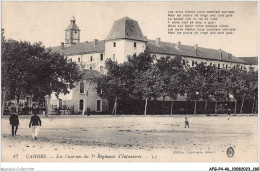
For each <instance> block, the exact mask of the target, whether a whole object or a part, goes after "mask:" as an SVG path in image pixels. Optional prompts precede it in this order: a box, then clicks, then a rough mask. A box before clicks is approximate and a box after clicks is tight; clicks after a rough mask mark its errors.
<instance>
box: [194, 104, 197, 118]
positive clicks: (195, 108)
mask: <svg viewBox="0 0 260 172" xmlns="http://www.w3.org/2000/svg"><path fill="white" fill-rule="evenodd" d="M194 103H195V107H194V116H195V114H196V110H197V101H196V100H195V102H194Z"/></svg>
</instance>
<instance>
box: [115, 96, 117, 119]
mask: <svg viewBox="0 0 260 172" xmlns="http://www.w3.org/2000/svg"><path fill="white" fill-rule="evenodd" d="M116 110H117V96H116V101H115V115H116Z"/></svg>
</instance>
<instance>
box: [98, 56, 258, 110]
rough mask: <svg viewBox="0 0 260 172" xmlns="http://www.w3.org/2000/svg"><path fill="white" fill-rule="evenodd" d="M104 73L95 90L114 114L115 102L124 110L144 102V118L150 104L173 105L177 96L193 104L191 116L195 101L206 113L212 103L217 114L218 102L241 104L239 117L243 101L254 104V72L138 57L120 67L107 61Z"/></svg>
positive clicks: (175, 59)
mask: <svg viewBox="0 0 260 172" xmlns="http://www.w3.org/2000/svg"><path fill="white" fill-rule="evenodd" d="M106 71H107V72H106V75H104V76H103V77H101V78H99V80H98V86H99V87H100V88H102V94H101V96H102V97H103V98H106V99H108V100H109V102H114V105H113V112H112V113H115V114H116V111H117V109H118V104H119V103H118V102H121V103H120V104H121V105H122V106H124V104H127V103H129V102H131V101H132V100H134V101H136V100H139V101H140V100H145V105H144V114H145V115H146V113H147V104H148V101H149V100H155V101H156V100H158V99H160V100H161V99H162V101H164V100H165V98H166V97H169V98H170V99H171V100H172V105H173V101H176V100H178V97H179V96H185V97H186V99H187V101H194V103H195V106H194V107H195V108H194V114H195V113H196V102H197V101H198V100H202V101H205V109H207V104H208V102H215V103H216V106H215V109H216V110H217V103H218V102H227V101H235V103H236V102H237V101H241V102H242V105H241V109H240V113H241V112H242V108H243V102H244V100H245V99H254V100H255V101H256V100H257V71H253V70H249V71H247V70H244V69H242V68H241V67H238V66H236V67H233V68H230V69H223V68H217V67H216V66H207V65H205V64H204V63H200V64H197V65H196V66H195V67H190V66H189V65H187V64H185V61H184V60H183V59H182V58H181V57H180V56H177V57H175V58H170V57H161V58H159V59H158V58H155V57H154V56H151V55H150V54H148V53H141V54H140V55H138V56H137V55H133V56H129V57H128V60H127V61H126V62H124V63H122V64H119V63H117V62H116V61H112V60H110V59H108V60H107V61H106ZM235 106H236V104H235ZM253 108H254V107H253ZM172 109H173V107H171V114H172ZM216 110H215V111H216ZM235 113H236V107H235Z"/></svg>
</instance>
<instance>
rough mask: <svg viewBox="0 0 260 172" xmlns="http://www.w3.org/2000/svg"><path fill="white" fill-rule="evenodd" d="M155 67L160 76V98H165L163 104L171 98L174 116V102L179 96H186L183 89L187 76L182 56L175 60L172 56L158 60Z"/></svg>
mask: <svg viewBox="0 0 260 172" xmlns="http://www.w3.org/2000/svg"><path fill="white" fill-rule="evenodd" d="M155 67H156V68H157V73H158V74H157V75H159V77H158V81H159V84H158V86H159V94H160V97H162V98H163V102H164V100H165V98H166V97H167V96H168V97H170V98H171V100H172V104H171V114H172V108H173V100H176V99H177V97H178V95H184V90H183V89H182V87H183V81H184V80H185V76H186V75H185V69H184V66H183V64H182V58H181V57H180V56H177V57H175V58H171V57H170V56H167V57H161V58H160V59H157V60H156V63H155ZM163 109H164V103H163Z"/></svg>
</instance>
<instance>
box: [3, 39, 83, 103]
mask: <svg viewBox="0 0 260 172" xmlns="http://www.w3.org/2000/svg"><path fill="white" fill-rule="evenodd" d="M1 67H2V68H1V70H2V90H3V91H4V92H5V93H6V98H7V99H8V100H16V101H17V104H18V103H19V100H20V98H21V96H25V95H33V96H34V97H37V98H43V97H44V96H45V95H50V94H51V93H52V92H55V94H56V95H57V96H58V95H59V94H60V93H64V94H67V93H69V89H72V88H74V83H75V82H78V81H79V80H80V79H81V77H82V72H81V70H80V68H79V66H78V65H77V64H76V63H75V62H71V61H70V60H68V58H67V57H64V56H63V55H60V54H59V53H53V52H51V49H46V48H45V47H44V46H42V44H41V43H34V44H31V43H29V42H26V41H20V42H18V41H6V40H5V39H4V38H3V36H2V66H1Z"/></svg>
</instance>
